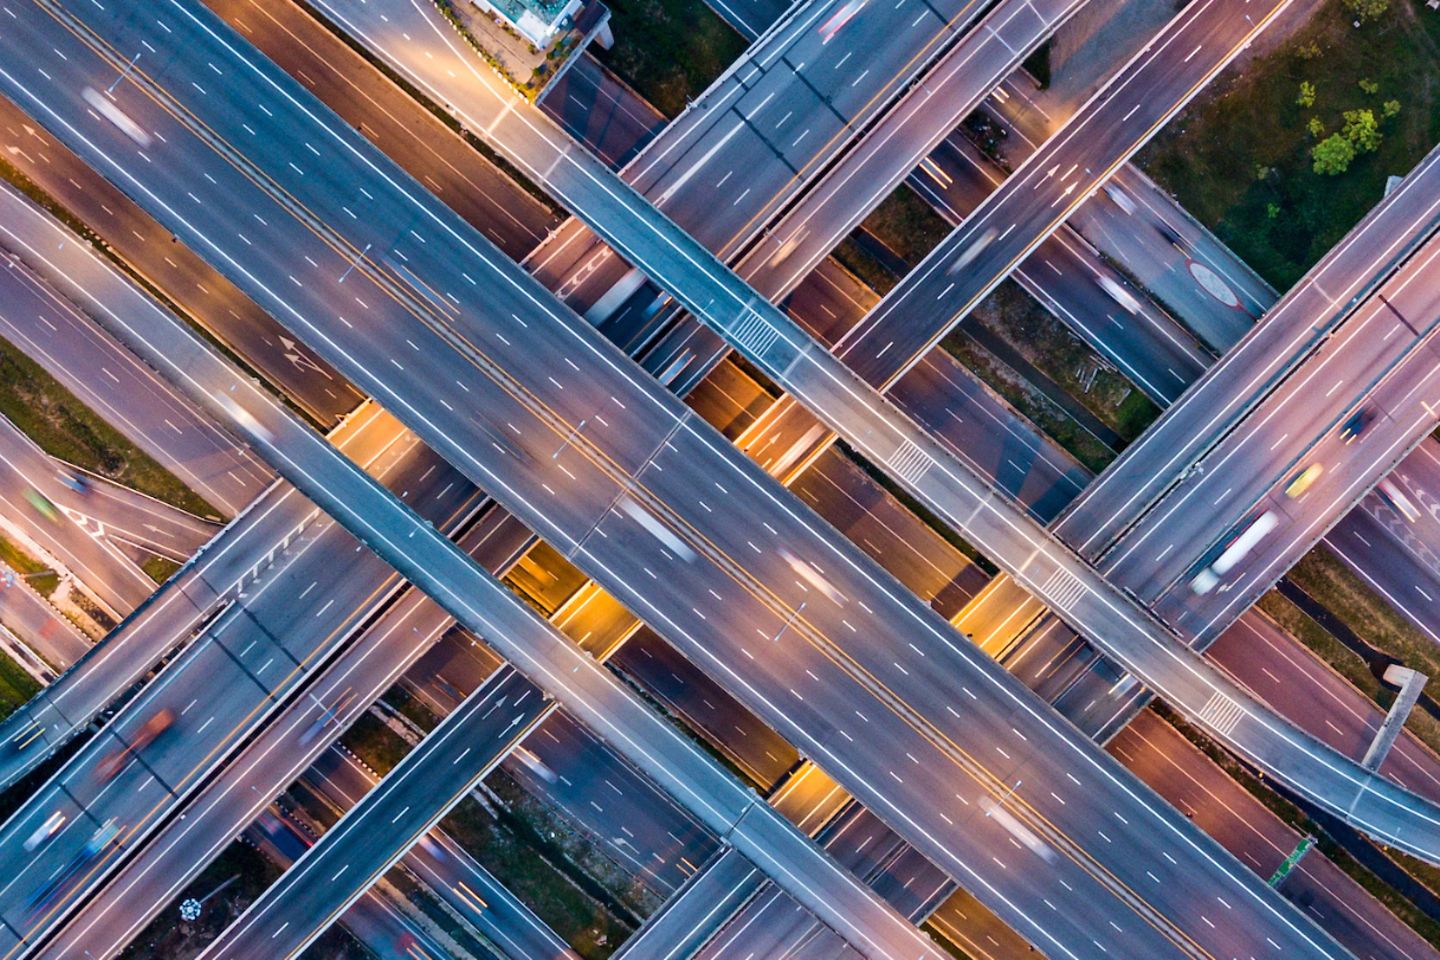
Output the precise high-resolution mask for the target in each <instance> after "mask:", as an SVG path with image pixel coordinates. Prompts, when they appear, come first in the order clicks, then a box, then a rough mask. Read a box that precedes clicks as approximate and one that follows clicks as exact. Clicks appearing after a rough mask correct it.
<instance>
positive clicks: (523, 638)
mask: <svg viewBox="0 0 1440 960" xmlns="http://www.w3.org/2000/svg"><path fill="white" fill-rule="evenodd" d="M179 15H180V17H181V20H178V21H177V23H178V22H182V21H184V20H185V19H186V18H187V16H188V13H187V12H186V11H183V10H182V11H180V12H179ZM188 52H189V51H187V54H188ZM77 62H78V58H77ZM247 69H248V68H247ZM243 75H244V74H243V72H242V73H241V74H240V76H243ZM239 102H246V101H244V100H243V98H242V100H241V101H239ZM171 133H173V134H175V135H176V136H177V137H179V136H181V134H180V132H179V131H178V130H172V131H171ZM347 135H348V134H347ZM213 169H214V170H216V171H218V172H222V173H224V172H225V171H224V169H222V168H220V167H214V168H213ZM207 172H208V171H207ZM226 176H227V177H229V176H230V174H228V173H227V174H226ZM170 182H171V184H172V186H175V185H178V184H177V183H176V181H174V180H171V181H170ZM377 186H378V185H377ZM241 242H243V241H241ZM302 246H303V245H302ZM287 259H288V258H287ZM417 262H418V261H417ZM493 292H494V291H492V293H493ZM502 292H503V291H502ZM142 321H143V323H144V326H139V325H140V324H141V322H142ZM103 322H104V323H106V324H107V326H108V327H109V328H111V329H114V330H115V332H116V333H117V335H118V336H120V337H121V339H122V340H124V341H125V342H126V343H127V344H129V345H130V346H131V347H132V348H133V349H135V350H136V351H137V352H138V353H140V354H141V355H142V356H143V357H144V358H145V359H146V360H148V361H149V362H150V363H152V364H153V365H154V366H155V367H156V368H157V369H159V370H160V371H162V373H163V374H165V375H166V376H167V377H170V378H173V380H174V382H176V383H177V384H178V385H182V386H183V387H184V388H185V390H186V392H187V393H188V394H189V395H190V396H191V398H192V399H194V400H197V401H198V402H200V403H202V404H204V405H206V407H207V408H209V409H213V410H215V411H220V412H222V413H224V414H225V415H226V416H229V417H231V418H232V419H236V420H237V421H238V426H237V429H240V430H242V431H244V432H246V433H247V434H249V435H250V436H251V439H252V440H254V441H255V442H256V443H257V445H259V446H260V448H261V449H263V450H264V452H265V454H266V457H267V459H269V460H271V462H272V464H274V465H276V466H277V469H281V472H282V473H284V474H285V475H286V476H287V478H288V479H290V480H291V481H292V482H298V483H300V484H301V485H302V486H303V488H304V489H305V491H306V493H307V494H309V495H310V496H311V497H312V498H314V499H315V500H316V501H317V503H319V504H321V505H322V506H323V507H324V508H325V509H326V510H327V511H331V512H332V513H333V514H334V515H337V516H339V517H342V518H344V521H345V524H346V525H347V527H349V528H350V529H353V530H355V531H356V532H357V533H358V534H359V535H361V536H362V537H364V538H366V540H367V542H369V543H371V544H373V545H374V546H375V548H376V549H377V550H380V551H381V552H382V553H383V554H384V555H385V556H386V558H387V559H388V560H390V561H391V562H392V563H393V564H395V565H396V566H397V567H398V569H399V570H400V572H401V573H402V575H403V576H405V577H406V578H408V579H410V580H412V581H413V582H415V583H417V584H418V585H420V586H422V588H423V589H425V590H426V591H427V592H429V593H431V594H432V595H433V596H435V597H436V598H437V599H439V600H441V601H442V603H443V604H444V605H445V606H446V608H447V609H449V610H450V611H451V612H452V613H454V614H455V615H456V616H457V619H459V620H460V622H461V623H463V624H465V625H466V626H467V627H469V628H471V629H473V630H475V631H476V632H478V633H480V634H481V635H484V636H486V637H487V639H489V640H491V641H492V642H493V643H495V644H496V645H497V646H498V647H499V648H500V649H501V650H502V651H503V652H504V653H505V655H507V656H509V657H512V658H518V660H519V661H520V662H521V663H524V664H525V665H526V666H527V669H530V670H532V671H533V672H535V674H536V675H537V676H538V677H540V678H541V679H543V680H545V681H546V683H547V687H548V689H549V690H550V691H551V692H552V693H553V694H555V695H556V696H557V697H558V698H559V699H560V700H561V701H562V702H564V703H565V704H566V705H568V706H569V707H570V708H571V709H572V710H573V711H574V712H575V713H576V714H577V715H579V716H580V717H581V718H582V719H583V720H584V721H585V722H586V723H587V724H590V725H592V726H594V727H596V728H597V729H598V730H600V731H603V732H604V734H605V735H606V737H607V740H609V742H611V743H614V744H616V745H617V746H618V747H619V748H620V749H622V750H623V751H624V752H625V753H626V755H627V756H629V757H630V758H631V759H632V760H633V761H634V762H636V763H637V764H638V765H639V766H641V767H642V768H643V769H645V770H646V772H647V773H649V774H650V775H651V776H652V777H653V778H654V779H655V780H656V781H657V782H658V783H659V784H661V785H662V786H663V787H664V788H665V789H667V791H669V792H670V793H671V794H672V795H674V796H676V797H677V798H678V799H681V800H682V802H684V803H685V804H686V805H687V806H689V807H691V808H692V809H693V810H695V812H696V813H697V815H699V816H701V817H702V819H704V820H705V821H706V822H707V824H709V825H712V827H713V828H714V829H718V830H720V831H722V832H726V833H727V834H728V835H729V836H730V838H731V839H732V842H734V843H736V844H737V846H739V847H740V848H741V849H742V850H744V851H746V855H747V856H750V857H753V858H757V859H758V861H759V862H761V863H764V864H765V865H766V867H767V869H772V870H773V869H778V868H779V865H780V864H782V863H784V864H786V866H785V869H784V871H783V872H782V873H781V876H782V877H783V878H785V879H784V882H785V884H786V886H787V888H788V889H789V890H790V891H791V892H792V893H793V894H794V895H796V896H797V897H798V898H799V899H800V900H801V901H802V902H805V903H807V905H809V906H811V907H812V909H815V910H816V911H817V913H818V914H820V915H821V916H823V917H825V918H826V919H827V922H830V923H831V924H832V926H833V927H834V928H835V929H837V930H840V931H843V932H844V933H845V935H846V936H847V937H850V938H853V940H854V941H855V942H857V943H860V944H865V945H866V949H867V950H869V951H870V952H879V953H884V952H886V951H887V950H889V949H890V948H889V947H888V946H880V947H878V948H877V947H875V946H874V944H875V943H876V942H877V938H878V942H879V943H881V944H891V945H894V946H896V947H897V948H898V949H900V950H901V951H902V952H904V953H910V952H911V950H912V949H914V948H916V947H917V946H918V947H919V950H918V952H919V953H920V954H921V955H926V954H928V952H929V948H928V947H926V946H924V945H923V942H920V941H918V940H917V937H916V935H915V933H914V930H913V928H910V927H909V926H908V925H905V924H900V923H897V922H896V921H895V920H894V919H893V914H891V913H890V912H889V911H887V910H885V909H884V908H882V907H881V905H880V904H879V903H878V901H875V900H874V899H873V898H872V897H871V896H870V895H869V894H868V892H867V891H865V890H864V889H863V888H861V887H859V886H858V885H857V884H856V883H855V882H854V881H853V880H852V879H847V875H845V874H843V873H842V872H838V871H837V869H836V868H835V867H834V866H833V864H831V863H830V862H829V861H827V860H825V859H824V858H823V857H820V856H819V854H818V851H816V850H815V849H814V848H813V847H810V846H808V845H806V844H804V843H803V842H800V841H799V838H798V837H796V836H795V835H794V834H793V833H792V832H790V831H788V830H787V829H786V828H785V827H784V825H783V823H782V822H780V821H778V820H776V819H775V818H774V817H773V816H771V815H769V814H768V812H767V811H768V808H765V807H763V805H761V806H759V807H757V806H755V804H754V799H753V797H751V796H750V795H748V794H747V792H746V791H744V790H743V789H742V788H740V787H739V785H738V784H735V783H734V781H733V780H731V779H730V778H729V777H728V776H726V775H725V774H723V773H722V772H721V771H720V770H719V768H718V767H717V766H716V765H715V764H714V763H713V761H711V760H709V759H708V758H707V757H705V756H704V755H703V754H701V753H699V752H698V751H696V750H694V749H693V748H692V747H690V746H689V745H688V744H686V743H685V742H684V741H683V740H682V739H680V735H679V734H678V733H676V732H675V731H674V730H673V729H672V728H670V727H669V726H668V724H667V723H666V722H665V721H663V720H661V719H660V718H658V717H656V716H655V715H654V714H653V713H652V712H651V711H650V710H649V709H648V708H646V707H645V706H643V704H641V702H640V701H639V700H637V699H636V698H634V697H633V696H632V695H630V694H629V693H627V692H625V691H624V689H623V688H621V687H620V686H619V685H618V684H617V683H616V681H615V680H614V679H613V678H612V677H610V676H609V675H608V674H606V673H604V672H603V671H601V670H600V668H598V667H597V666H596V665H595V664H594V662H593V661H591V660H589V659H588V658H587V657H586V656H585V655H583V654H581V653H580V652H578V651H577V650H576V649H575V648H574V647H573V646H571V645H570V644H569V643H568V641H566V640H564V639H563V638H562V637H561V636H560V635H559V634H556V633H554V632H553V631H551V630H549V628H548V627H546V626H545V625H544V624H543V623H541V622H539V621H537V620H536V619H535V617H534V615H533V613H531V612H530V611H529V609H528V608H526V607H525V606H524V605H523V604H520V603H519V602H518V601H516V600H515V599H514V598H513V596H511V595H510V594H509V593H508V592H507V591H505V590H504V589H503V588H501V587H500V586H499V585H498V584H496V583H495V582H494V581H493V580H491V579H488V578H487V577H485V576H484V575H482V574H481V572H480V571H479V570H478V569H477V568H476V567H474V566H473V565H471V564H470V563H469V561H468V560H466V559H465V558H464V557H463V555H461V554H459V553H458V552H457V551H456V549H455V548H454V546H453V545H452V544H450V543H449V542H448V541H446V540H444V538H442V537H440V536H439V535H438V534H436V533H435V532H434V531H433V530H432V529H431V528H429V527H427V526H426V525H424V524H423V523H421V522H420V521H419V520H418V519H416V518H414V516H413V514H411V513H409V512H408V511H407V510H406V509H405V508H404V507H403V506H401V505H400V504H398V503H397V502H396V501H395V500H393V499H392V498H389V497H388V496H387V495H383V494H381V493H380V491H379V490H378V488H377V487H375V486H374V485H373V483H372V482H371V481H369V480H368V479H367V478H365V477H364V475H363V474H360V473H359V472H358V471H357V470H356V469H355V468H354V467H353V466H351V465H349V464H348V462H347V461H345V460H344V459H343V458H340V457H339V456H338V455H337V454H335V452H334V451H333V449H332V448H330V447H329V446H328V445H327V444H325V443H324V442H323V441H321V440H320V439H319V438H316V437H314V436H313V435H312V434H309V433H307V432H305V431H303V430H302V429H300V428H299V426H298V425H297V424H296V423H295V422H294V421H293V420H292V419H290V418H288V417H287V416H286V415H285V413H284V412H283V411H282V410H281V409H280V408H279V407H278V406H276V405H275V404H274V403H273V402H272V401H270V400H269V399H268V397H267V396H266V395H264V394H262V393H260V392H259V391H258V390H257V389H256V388H255V387H254V386H253V385H251V384H249V383H248V382H246V381H244V380H242V379H240V378H239V377H237V376H236V375H235V373H234V372H233V371H230V370H229V369H228V368H226V367H224V366H223V364H221V363H220V362H219V361H218V360H217V359H216V358H215V357H214V356H213V355H212V354H209V353H207V352H205V351H204V350H203V349H202V348H201V347H200V345H199V344H198V342H197V341H195V340H194V338H193V337H189V336H188V335H187V334H186V332H185V331H184V330H183V329H181V328H179V327H178V326H177V324H176V322H175V321H174V320H173V318H170V317H168V316H166V315H164V314H163V313H160V312H158V311H156V310H153V309H151V310H150V311H148V312H143V314H142V316H139V317H137V318H133V319H132V318H125V319H121V318H120V317H119V316H117V315H114V314H109V313H107V314H106V315H105V317H104V318H103ZM157 338H158V339H157ZM157 343H163V344H164V346H163V348H162V347H159V346H157V345H156V344H157ZM402 355H403V354H402ZM477 383H478V381H477ZM217 390H218V391H220V393H219V396H218V397H217V394H216V393H215V392H212V391H217ZM230 398H235V399H230ZM242 401H243V405H242ZM637 402H639V401H637ZM402 406H403V404H402ZM262 417H263V418H264V419H261V418H262ZM282 435H283V436H284V438H285V439H284V440H283V441H282V440H280V439H279V438H280V437H281V436H282ZM281 443H283V444H284V448H285V454H284V455H282V453H281V447H280V446H279V444H281ZM479 449H481V448H480V447H478V446H476V447H472V450H479ZM301 451H303V456H304V458H305V459H306V460H307V461H308V464H307V465H306V466H305V467H303V468H302V466H301V464H300V463H299V462H297V461H296V460H295V459H293V457H296V456H300V455H301ZM317 464H322V465H324V470H325V473H324V477H325V480H324V482H323V483H321V482H318V481H316V480H315V479H314V477H315V474H314V473H313V471H314V470H316V469H319V467H318V466H317ZM397 523H398V524H399V527H398V528H399V530H400V531H401V532H402V533H403V534H404V536H403V537H402V538H401V539H396V538H395V533H394V531H395V529H396V524H397ZM387 530H389V531H390V532H388V533H387V532H386V531H387ZM421 546H423V547H424V549H425V554H424V556H423V557H421V556H420V555H419V554H418V553H417V551H418V550H419V549H420V547H421ZM477 605H479V606H477ZM482 608H483V610H484V613H483V614H482V613H481V610H482ZM560 678H563V680H562V679H560ZM582 691H583V692H582ZM601 701H603V703H602V702H601ZM642 744H643V747H641V745H642ZM799 877H804V878H805V879H804V883H803V885H802V884H801V883H800V882H798V879H797V878H799ZM819 888H823V889H824V893H823V895H822V894H819V893H816V892H814V891H816V890H817V889H819ZM902 943H903V944H905V945H906V946H904V947H899V944H902ZM890 952H894V951H893V950H891V951H890Z"/></svg>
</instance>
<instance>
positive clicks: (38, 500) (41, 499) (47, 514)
mask: <svg viewBox="0 0 1440 960" xmlns="http://www.w3.org/2000/svg"><path fill="white" fill-rule="evenodd" d="M25 502H26V503H28V504H30V506H32V507H34V508H35V512H36V513H38V514H40V516H42V517H44V518H45V519H46V520H50V521H53V522H59V520H60V511H59V510H56V509H55V504H53V503H51V502H50V498H49V497H47V496H45V494H43V493H41V492H40V491H39V490H36V489H35V488H33V487H31V488H30V489H28V490H26V491H25Z"/></svg>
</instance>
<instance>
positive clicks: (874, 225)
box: [860, 183, 954, 266]
mask: <svg viewBox="0 0 1440 960" xmlns="http://www.w3.org/2000/svg"><path fill="white" fill-rule="evenodd" d="M860 226H861V229H864V230H867V231H869V232H870V233H872V234H874V235H875V236H876V237H877V238H878V239H879V240H880V241H881V242H882V243H884V244H885V246H887V247H889V248H890V249H891V250H893V251H895V254H896V256H898V257H900V259H902V260H904V261H905V262H906V263H908V264H910V265H912V266H913V265H915V264H918V263H919V262H920V261H921V260H924V259H925V258H926V257H927V256H929V255H930V251H931V250H934V249H935V248H936V247H938V246H939V245H940V241H941V240H944V239H945V238H946V237H948V236H949V235H950V232H951V230H953V229H954V228H953V227H951V226H950V224H949V222H948V221H947V220H946V219H945V218H944V217H942V216H940V214H938V213H936V212H935V208H934V207H932V206H931V205H930V204H929V203H926V202H925V201H924V200H922V199H921V198H920V194H918V193H916V192H915V191H914V190H912V189H910V187H909V186H908V185H906V184H903V183H902V184H900V186H898V187H896V188H895V191H894V192H893V193H891V194H890V196H888V197H886V198H885V199H884V200H881V201H880V205H879V206H878V207H876V208H875V209H874V210H872V211H871V212H870V216H868V217H866V218H865V220H864V222H863V223H861V224H860Z"/></svg>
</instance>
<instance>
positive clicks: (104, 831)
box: [25, 817, 120, 915]
mask: <svg viewBox="0 0 1440 960" xmlns="http://www.w3.org/2000/svg"><path fill="white" fill-rule="evenodd" d="M119 835H120V827H119V825H118V824H116V823H115V819H114V818H113V817H112V818H111V819H109V820H106V821H105V823H104V825H102V826H101V827H100V829H98V830H96V831H95V832H94V833H93V834H92V835H91V837H90V839H89V840H88V841H87V842H86V843H85V846H84V847H83V848H82V849H81V850H79V851H77V852H76V854H75V856H73V857H71V858H70V862H69V863H67V864H65V866H63V867H61V868H60V870H59V871H57V872H56V873H55V875H54V876H53V877H51V879H50V882H49V883H46V884H44V885H43V886H41V887H40V888H39V889H38V890H36V891H35V892H34V893H33V894H31V895H30V899H29V900H28V901H27V902H26V904H25V907H26V909H27V910H28V911H29V912H30V913H31V915H34V914H36V913H39V912H40V911H41V910H44V909H45V908H46V907H48V906H50V904H52V903H54V902H55V899H56V898H57V897H58V896H59V895H60V894H61V893H62V892H63V891H64V890H65V888H66V887H68V886H69V885H70V880H71V878H73V877H74V876H75V875H76V874H77V873H79V872H80V871H81V870H83V869H85V866H86V865H87V864H89V863H90V861H92V860H94V859H95V858H96V857H98V856H99V855H100V854H102V853H104V852H105V848H106V847H108V846H110V844H112V843H114V842H115V838H116V837H118V836H119Z"/></svg>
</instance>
